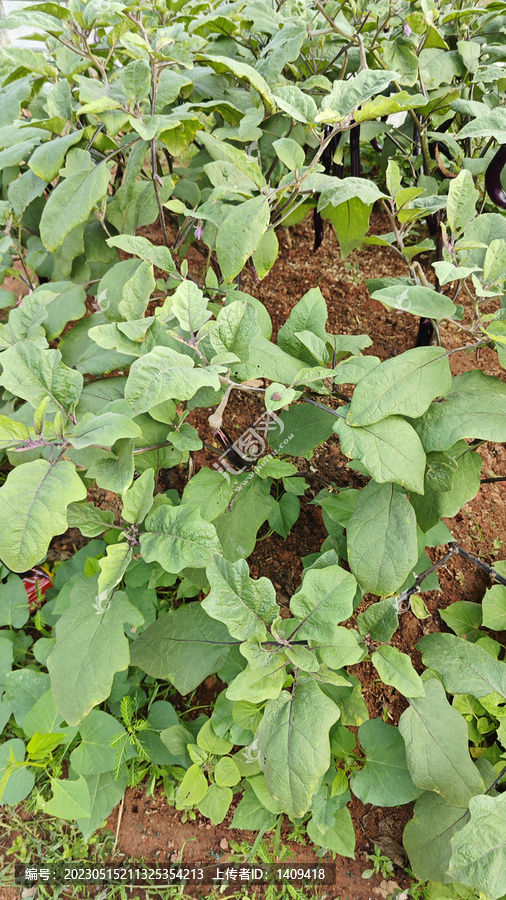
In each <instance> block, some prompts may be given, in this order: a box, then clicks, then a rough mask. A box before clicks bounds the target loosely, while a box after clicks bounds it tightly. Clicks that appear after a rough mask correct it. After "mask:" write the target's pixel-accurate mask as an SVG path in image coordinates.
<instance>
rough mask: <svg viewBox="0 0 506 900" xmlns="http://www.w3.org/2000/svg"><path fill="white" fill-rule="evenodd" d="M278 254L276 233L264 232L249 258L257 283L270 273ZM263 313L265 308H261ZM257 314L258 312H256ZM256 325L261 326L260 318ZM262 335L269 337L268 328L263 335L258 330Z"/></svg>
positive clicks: (272, 231)
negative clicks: (253, 267)
mask: <svg viewBox="0 0 506 900" xmlns="http://www.w3.org/2000/svg"><path fill="white" fill-rule="evenodd" d="M278 253H279V241H278V238H277V236H276V232H275V230H274V228H273V229H271V231H265V232H264V234H263V235H262V237H261V238H260V243H259V245H258V247H257V249H256V250H255V252H254V253H253V256H252V257H251V261H252V263H253V265H254V266H255V270H256V273H257V276H258V279H259V281H262V279H263V278H265V276H266V275H268V274H269V272H270V271H271V269H272V267H273V265H274V263H275V262H276V260H277V258H278ZM262 308H263V310H265V312H267V310H266V309H265V306H264V307H262ZM257 312H258V310H257ZM258 323H259V325H261V324H262V323H261V320H260V316H258ZM260 330H261V332H262V334H265V336H266V337H267V338H270V336H271V329H270V328H269V330H268V332H267V333H265V332H264V330H263V328H261V329H260Z"/></svg>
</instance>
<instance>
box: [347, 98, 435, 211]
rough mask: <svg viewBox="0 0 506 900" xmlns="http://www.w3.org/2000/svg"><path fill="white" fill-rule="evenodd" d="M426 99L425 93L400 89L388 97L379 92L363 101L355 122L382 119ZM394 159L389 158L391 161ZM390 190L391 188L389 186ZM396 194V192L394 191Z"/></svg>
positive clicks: (421, 104)
mask: <svg viewBox="0 0 506 900" xmlns="http://www.w3.org/2000/svg"><path fill="white" fill-rule="evenodd" d="M426 102H427V101H426V100H425V98H424V96H423V94H409V93H408V92H407V91H399V92H398V93H397V94H391V95H390V97H386V96H385V95H384V94H379V95H378V96H377V97H375V98H374V100H369V101H366V102H365V103H362V104H361V106H360V109H359V110H357V112H356V113H355V116H354V118H355V122H365V121H367V119H376V120H377V119H380V118H381V117H382V116H390V115H393V114H395V113H398V112H402V111H403V110H405V109H416V107H417V106H425V105H426ZM391 162H392V160H391V159H390V160H389V163H391ZM389 190H390V188H389ZM393 193H394V194H395V192H393Z"/></svg>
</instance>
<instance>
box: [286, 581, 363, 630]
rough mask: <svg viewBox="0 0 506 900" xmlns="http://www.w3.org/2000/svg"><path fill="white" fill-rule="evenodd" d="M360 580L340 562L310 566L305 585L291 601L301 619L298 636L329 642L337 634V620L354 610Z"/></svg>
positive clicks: (293, 611) (295, 612)
mask: <svg viewBox="0 0 506 900" xmlns="http://www.w3.org/2000/svg"><path fill="white" fill-rule="evenodd" d="M356 591H357V583H356V581H355V579H354V577H353V575H351V574H350V573H349V572H346V571H345V570H344V569H342V568H341V567H340V566H325V568H323V569H309V570H308V571H307V572H306V573H305V574H304V578H303V580H302V586H301V587H300V588H299V590H298V591H297V592H296V593H295V594H294V595H293V597H292V599H291V601H290V609H291V611H292V614H293V615H294V616H296V618H297V619H300V620H301V622H300V625H299V626H298V628H297V631H296V633H297V637H298V638H299V639H304V640H309V641H318V642H322V641H323V642H325V643H327V641H328V643H329V644H330V643H332V641H333V640H334V638H335V637H337V627H336V626H337V624H338V622H342V621H344V620H345V619H348V618H349V617H350V616H351V615H352V613H353V598H354V597H355V594H356Z"/></svg>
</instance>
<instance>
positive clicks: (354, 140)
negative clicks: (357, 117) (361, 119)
mask: <svg viewBox="0 0 506 900" xmlns="http://www.w3.org/2000/svg"><path fill="white" fill-rule="evenodd" d="M350 171H351V175H352V177H353V178H360V176H361V175H362V164H361V161H360V125H355V127H354V128H352V129H351V131H350Z"/></svg>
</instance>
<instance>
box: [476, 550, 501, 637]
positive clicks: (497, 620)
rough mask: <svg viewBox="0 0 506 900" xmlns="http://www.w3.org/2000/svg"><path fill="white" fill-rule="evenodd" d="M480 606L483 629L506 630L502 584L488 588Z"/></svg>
mask: <svg viewBox="0 0 506 900" xmlns="http://www.w3.org/2000/svg"><path fill="white" fill-rule="evenodd" d="M496 568H497V564H496ZM503 572H504V568H503ZM481 605H482V610H483V624H484V626H485V628H491V629H492V631H504V629H505V628H506V587H505V586H504V585H502V584H495V585H494V586H493V587H491V588H488V589H487V590H486V591H485V596H484V598H483V600H482V604H481Z"/></svg>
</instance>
